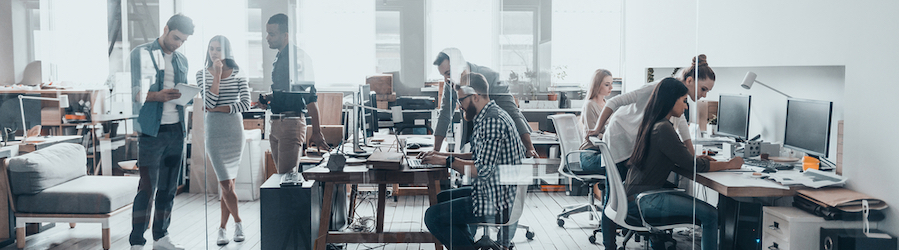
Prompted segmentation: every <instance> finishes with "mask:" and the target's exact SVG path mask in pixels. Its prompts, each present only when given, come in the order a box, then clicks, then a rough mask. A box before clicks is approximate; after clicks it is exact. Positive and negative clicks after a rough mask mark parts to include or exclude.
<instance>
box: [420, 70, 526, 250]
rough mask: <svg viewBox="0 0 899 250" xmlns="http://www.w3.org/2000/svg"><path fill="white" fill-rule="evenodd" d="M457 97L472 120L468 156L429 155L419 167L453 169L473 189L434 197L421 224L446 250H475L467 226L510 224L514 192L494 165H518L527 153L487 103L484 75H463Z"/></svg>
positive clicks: (508, 121) (503, 239)
mask: <svg viewBox="0 0 899 250" xmlns="http://www.w3.org/2000/svg"><path fill="white" fill-rule="evenodd" d="M456 92H457V93H458V94H459V95H458V96H459V99H458V104H457V105H458V106H459V107H460V109H461V110H462V114H463V117H464V118H465V120H468V121H474V129H473V130H472V135H471V145H472V150H471V151H472V152H471V153H466V154H452V153H435V152H429V153H427V154H425V155H422V158H423V163H426V164H447V165H451V167H452V168H453V169H455V170H456V171H459V172H460V173H463V174H466V175H469V176H476V177H475V178H473V180H472V186H471V187H467V188H457V189H452V190H446V191H443V192H440V194H438V195H437V200H438V202H439V203H438V204H437V205H433V206H431V207H430V208H428V210H427V211H426V212H425V225H426V226H427V227H428V230H429V231H430V232H431V234H433V235H434V237H436V238H437V239H438V240H440V242H442V243H443V244H444V245H446V247H447V248H449V249H475V247H474V240H473V239H474V232H473V231H474V230H471V228H470V227H469V224H472V223H480V222H489V223H505V222H507V221H508V220H509V213H510V212H511V211H510V210H511V208H512V202H514V198H515V188H516V187H515V186H510V185H500V184H499V171H498V169H497V166H499V165H512V164H521V159H522V158H524V157H525V148H524V144H522V143H521V138H520V137H519V135H518V132H517V130H516V129H515V123H514V122H513V121H512V118H511V117H510V116H509V114H508V113H506V111H504V110H503V109H502V108H500V107H499V106H498V105H496V103H495V102H494V101H491V100H490V99H489V97H488V94H487V93H489V92H488V85H487V81H486V79H485V78H484V76H483V75H481V74H477V73H471V74H466V75H463V76H462V84H461V85H457V86H456ZM514 230H515V227H514V226H509V227H507V228H504V229H503V232H504V233H503V235H502V236H500V239H499V241H500V242H499V244H501V245H502V246H503V247H504V248H508V246H509V245H510V240H511V238H512V235H514Z"/></svg>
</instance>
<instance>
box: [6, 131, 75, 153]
mask: <svg viewBox="0 0 899 250" xmlns="http://www.w3.org/2000/svg"><path fill="white" fill-rule="evenodd" d="M19 139H20V140H21V138H19ZM81 139H82V137H81V136H80V135H61V136H37V137H30V138H28V140H27V141H24V142H22V141H14V142H9V145H17V146H19V152H34V151H35V150H38V149H42V148H46V147H49V146H53V145H55V144H57V143H75V144H81Z"/></svg>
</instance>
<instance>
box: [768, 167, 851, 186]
mask: <svg viewBox="0 0 899 250" xmlns="http://www.w3.org/2000/svg"><path fill="white" fill-rule="evenodd" d="M770 178H771V179H773V180H774V181H776V182H778V183H780V184H782V185H785V186H789V185H803V186H806V187H810V188H822V187H827V186H843V184H846V178H845V177H842V176H839V175H836V174H834V173H831V172H824V171H820V170H817V169H807V170H805V172H802V173H799V172H796V171H780V172H777V173H772V174H771V175H770Z"/></svg>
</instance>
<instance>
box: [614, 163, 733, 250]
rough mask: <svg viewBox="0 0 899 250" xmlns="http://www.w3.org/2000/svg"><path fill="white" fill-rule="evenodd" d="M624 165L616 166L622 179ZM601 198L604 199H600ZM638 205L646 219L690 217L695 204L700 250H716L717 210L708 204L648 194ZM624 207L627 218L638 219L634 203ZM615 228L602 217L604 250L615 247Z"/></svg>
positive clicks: (682, 198) (672, 195) (666, 194)
mask: <svg viewBox="0 0 899 250" xmlns="http://www.w3.org/2000/svg"><path fill="white" fill-rule="evenodd" d="M625 162H627V161H624V162H620V163H618V164H616V165H617V167H618V169H619V173H621V174H622V176H627V168H626V167H625V166H626V165H625V164H624V163H625ZM622 167H624V171H621V169H622ZM622 179H623V177H622ZM607 188H608V187H607ZM604 198H606V197H605V196H604ZM640 202H641V207H640V208H641V209H640V210H642V212H643V216H645V217H646V218H667V217H682V216H683V217H692V216H694V213H693V206H694V205H695V206H696V213H695V216H696V219H697V220H699V221H700V225H701V226H702V243H701V245H702V249H703V250H715V249H718V210H717V209H715V207H713V206H712V205H709V204H708V203H705V202H703V201H700V200H696V199H694V198H693V197H689V196H687V195H678V194H673V193H660V194H656V195H648V196H646V197H643V199H641V200H640ZM627 207H628V209H627V212H628V216H635V217H637V218H640V213H639V212H640V210H638V209H637V205H636V203H635V202H634V201H628V203H627ZM617 227H618V225H617V224H615V222H613V221H612V219H610V218H608V217H607V216H606V215H605V214H603V216H602V240H603V245H604V246H605V247H606V249H616V248H617V242H616V241H615V230H616V229H617Z"/></svg>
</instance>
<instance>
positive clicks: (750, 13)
mask: <svg viewBox="0 0 899 250" xmlns="http://www.w3.org/2000/svg"><path fill="white" fill-rule="evenodd" d="M897 9H899V2H896V1H862V2H848V1H835V0H826V1H810V0H803V1H773V0H764V1H748V2H737V1H687V0H683V1H661V0H660V1H628V2H627V6H626V12H625V18H626V19H625V20H626V21H625V22H626V23H625V25H626V28H625V33H626V36H625V39H626V41H625V44H626V45H625V46H626V50H625V52H626V60H625V61H626V63H625V69H626V73H625V75H626V78H625V80H626V83H625V84H626V85H627V88H628V89H633V88H635V87H638V86H639V85H641V84H642V79H644V77H645V75H644V74H645V72H644V70H645V68H647V67H670V66H672V65H684V66H687V65H688V64H689V58H691V57H692V56H693V55H695V54H697V53H700V52H701V53H705V54H708V55H709V62H710V64H711V65H712V67H718V68H725V67H767V66H822V65H823V66H826V65H845V87H844V91H845V92H844V95H843V99H844V103H845V105H843V114H844V115H843V117H844V120H845V126H846V127H845V131H844V133H845V134H844V136H845V137H844V150H845V151H844V157H845V159H844V166H843V172H844V175H845V176H847V177H849V182H848V185H847V186H848V187H849V188H851V189H853V190H856V191H860V192H863V193H866V194H869V195H872V196H875V197H878V198H880V199H883V200H885V201H886V202H887V203H888V204H891V205H892V207H891V208H889V209H888V211H887V219H886V220H885V221H884V222H882V223H881V224H880V225H879V228H880V229H882V230H885V231H887V232H889V233H891V234H893V235H899V207H897V206H899V192H896V191H895V190H897V189H899V185H897V184H896V183H897V181H896V180H897V179H899V167H896V166H895V161H894V160H892V157H891V155H892V154H895V151H896V149H899V147H897V146H895V142H896V141H899V133H897V132H896V131H895V127H896V126H891V125H892V124H896V123H897V122H899V118H897V116H896V115H895V110H896V108H895V107H897V106H899V99H897V98H895V95H896V93H899V84H894V83H891V81H892V80H893V79H891V78H892V74H890V72H892V71H893V70H894V69H895V68H899V60H896V58H899V49H896V48H895V46H896V45H897V44H899V32H894V31H896V30H899V16H896V15H895V14H894V13H893V12H894V11H895V10H897ZM697 14H698V15H697ZM697 24H698V25H697ZM766 77H767V76H766ZM763 78H764V77H763V76H762V74H759V79H758V80H759V81H762V82H765V83H769V82H770V84H772V85H775V82H773V79H772V80H768V81H766V80H765V79H763ZM635 80H636V81H635ZM719 81H720V83H719V84H725V82H724V81H722V79H719ZM722 89H723V88H719V87H716V89H715V90H713V92H717V91H721V90H722ZM781 90H782V91H787V90H786V89H781ZM750 91H753V92H755V91H760V90H757V89H755V88H753V90H750ZM793 92H796V94H797V96H798V95H799V94H801V93H804V92H800V91H796V90H794V91H793ZM793 92H791V93H793ZM718 93H720V92H718ZM772 100H774V98H772ZM754 101H755V100H754Z"/></svg>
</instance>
